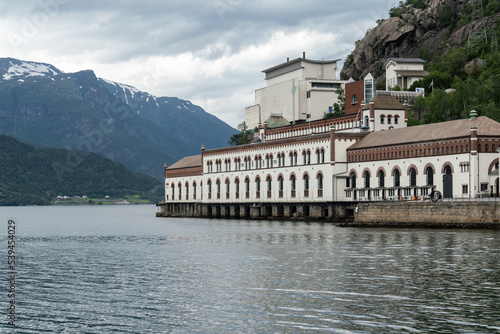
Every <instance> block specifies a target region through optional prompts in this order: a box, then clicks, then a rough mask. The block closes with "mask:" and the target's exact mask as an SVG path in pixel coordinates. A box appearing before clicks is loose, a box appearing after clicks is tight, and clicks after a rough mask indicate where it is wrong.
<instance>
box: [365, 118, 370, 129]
mask: <svg viewBox="0 0 500 334" xmlns="http://www.w3.org/2000/svg"><path fill="white" fill-rule="evenodd" d="M365 127H367V128H368V127H370V117H368V116H365Z"/></svg>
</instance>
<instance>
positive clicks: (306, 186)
mask: <svg viewBox="0 0 500 334" xmlns="http://www.w3.org/2000/svg"><path fill="white" fill-rule="evenodd" d="M304 197H309V175H307V174H305V175H304Z"/></svg>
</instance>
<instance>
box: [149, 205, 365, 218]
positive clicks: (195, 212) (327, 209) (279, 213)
mask: <svg viewBox="0 0 500 334" xmlns="http://www.w3.org/2000/svg"><path fill="white" fill-rule="evenodd" d="M355 206H356V203H354V202H335V203H333V202H330V203H328V202H322V203H318V202H314V203H265V204H264V203H263V204H254V203H220V204H204V203H159V204H157V207H159V211H158V212H157V213H156V216H157V217H196V218H225V219H311V220H332V221H336V220H343V221H345V220H352V219H353V216H354V208H355Z"/></svg>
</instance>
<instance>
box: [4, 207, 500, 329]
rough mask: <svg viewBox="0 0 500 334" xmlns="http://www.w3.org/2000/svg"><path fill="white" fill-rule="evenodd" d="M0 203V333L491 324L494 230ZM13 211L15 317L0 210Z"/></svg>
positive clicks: (499, 250) (496, 262) (498, 287)
mask: <svg viewBox="0 0 500 334" xmlns="http://www.w3.org/2000/svg"><path fill="white" fill-rule="evenodd" d="M155 212H156V208H155V207H154V206H86V207H21V208H17V207H16V208H7V207H0V219H1V226H2V228H1V231H3V232H2V233H1V236H0V240H1V243H2V247H1V249H3V251H2V252H1V253H2V255H1V256H2V258H3V261H2V262H3V263H4V264H3V269H2V270H3V272H4V274H3V276H4V277H2V280H1V289H2V293H1V295H0V307H1V309H2V318H1V321H0V332H2V333H44V332H46V333H498V332H500V232H496V231H481V230H478V231H474V230H424V229H422V230H420V229H400V230H398V229H358V228H340V227H337V226H335V225H332V224H327V223H306V222H274V221H245V220H240V221H236V220H234V221H230V220H208V219H177V218H155ZM9 219H13V220H14V221H15V222H16V227H17V230H16V237H17V244H16V257H17V258H16V266H17V267H16V270H17V277H16V297H15V301H16V307H17V308H16V313H17V314H16V315H17V320H16V325H17V327H16V329H15V330H13V329H12V328H11V327H9V326H8V324H7V322H8V319H7V307H8V303H9V299H8V298H7V292H8V289H9V288H8V282H7V280H8V278H7V266H6V263H7V223H8V220H9Z"/></svg>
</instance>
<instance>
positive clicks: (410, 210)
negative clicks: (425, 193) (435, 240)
mask: <svg viewBox="0 0 500 334" xmlns="http://www.w3.org/2000/svg"><path fill="white" fill-rule="evenodd" d="M499 219H500V201H497V202H495V201H491V202H487V201H485V202H475V201H470V202H436V203H434V202H401V203H399V202H389V203H387V202H384V203H359V204H358V205H357V206H356V208H355V213H354V221H353V222H352V223H349V224H348V225H349V226H365V227H370V226H371V227H435V228H441V227H450V228H451V227H456V228H491V229H499V228H500V222H499Z"/></svg>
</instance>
